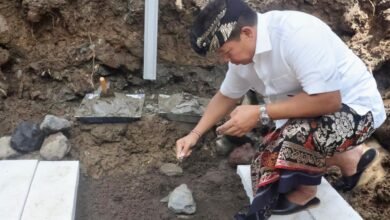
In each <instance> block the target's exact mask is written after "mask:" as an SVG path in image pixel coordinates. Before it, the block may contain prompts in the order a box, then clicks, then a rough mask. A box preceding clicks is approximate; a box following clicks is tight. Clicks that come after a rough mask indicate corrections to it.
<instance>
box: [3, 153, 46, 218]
mask: <svg viewBox="0 0 390 220" xmlns="http://www.w3.org/2000/svg"><path fill="white" fill-rule="evenodd" d="M37 164H38V161H37V160H1V161H0V219H7V220H19V219H20V217H21V215H22V212H23V207H24V204H25V201H26V198H27V194H28V192H29V188H30V185H31V181H32V179H33V176H34V172H35V168H36V166H37Z"/></svg>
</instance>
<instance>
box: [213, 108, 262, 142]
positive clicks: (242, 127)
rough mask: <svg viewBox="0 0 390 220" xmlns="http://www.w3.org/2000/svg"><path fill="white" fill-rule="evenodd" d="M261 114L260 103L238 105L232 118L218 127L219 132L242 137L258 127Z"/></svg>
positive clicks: (231, 114) (231, 115)
mask: <svg viewBox="0 0 390 220" xmlns="http://www.w3.org/2000/svg"><path fill="white" fill-rule="evenodd" d="M259 116H260V113H259V106H258V105H241V106H237V107H236V108H235V109H234V110H233V111H232V113H230V119H229V120H228V121H227V122H225V123H224V124H223V125H221V126H219V127H218V128H217V133H219V134H225V135H231V136H238V137H241V136H243V135H245V134H246V133H247V132H249V131H250V130H252V129H253V128H254V127H256V124H257V121H258V119H259Z"/></svg>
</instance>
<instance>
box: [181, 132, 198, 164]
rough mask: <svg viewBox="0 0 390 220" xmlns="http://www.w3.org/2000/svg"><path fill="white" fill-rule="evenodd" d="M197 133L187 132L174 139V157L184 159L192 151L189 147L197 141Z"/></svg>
mask: <svg viewBox="0 0 390 220" xmlns="http://www.w3.org/2000/svg"><path fill="white" fill-rule="evenodd" d="M198 139H199V137H198V135H197V134H195V133H192V132H191V133H189V134H187V136H184V137H182V138H180V139H179V140H177V141H176V158H177V159H178V160H181V159H184V158H186V157H188V156H190V154H191V153H192V150H191V148H192V147H193V146H195V144H196V143H197V142H198Z"/></svg>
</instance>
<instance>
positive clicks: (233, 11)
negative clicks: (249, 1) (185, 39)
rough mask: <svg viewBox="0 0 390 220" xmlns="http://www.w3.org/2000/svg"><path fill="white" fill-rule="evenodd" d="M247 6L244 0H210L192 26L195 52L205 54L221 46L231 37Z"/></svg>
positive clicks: (192, 42) (191, 37)
mask: <svg viewBox="0 0 390 220" xmlns="http://www.w3.org/2000/svg"><path fill="white" fill-rule="evenodd" d="M247 7H248V6H247V5H246V4H245V3H244V2H243V1H242V0H211V1H209V3H208V4H207V5H206V6H205V7H204V8H203V9H202V10H201V12H200V14H199V15H198V17H197V18H196V19H195V22H194V24H193V26H192V28H191V33H190V41H191V46H192V48H193V49H194V50H195V52H197V53H198V54H200V55H203V56H205V55H206V54H207V53H208V52H211V51H215V50H217V49H218V48H220V47H221V46H222V45H223V44H224V43H225V42H226V41H227V40H228V39H229V37H230V35H231V34H232V31H233V30H234V28H235V27H236V25H237V21H238V19H239V18H240V15H241V14H242V11H243V10H245V9H246V8H247ZM210 13H213V14H214V15H215V16H213V15H210Z"/></svg>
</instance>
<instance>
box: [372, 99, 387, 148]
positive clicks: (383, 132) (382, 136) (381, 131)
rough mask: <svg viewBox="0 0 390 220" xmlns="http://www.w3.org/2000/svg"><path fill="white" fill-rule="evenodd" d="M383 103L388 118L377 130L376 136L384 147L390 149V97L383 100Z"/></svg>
mask: <svg viewBox="0 0 390 220" xmlns="http://www.w3.org/2000/svg"><path fill="white" fill-rule="evenodd" d="M383 103H384V107H385V111H386V115H387V119H386V121H385V122H384V123H383V124H382V125H381V126H380V127H379V128H377V129H376V130H375V132H374V136H375V137H376V139H377V140H378V141H379V143H380V144H381V145H382V146H383V147H384V148H386V149H388V150H390V120H389V117H390V99H386V100H383Z"/></svg>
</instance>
